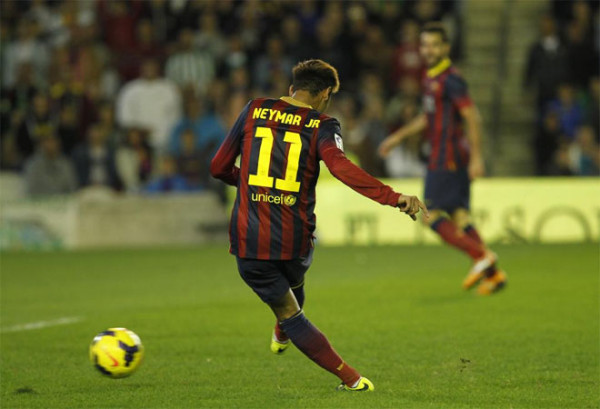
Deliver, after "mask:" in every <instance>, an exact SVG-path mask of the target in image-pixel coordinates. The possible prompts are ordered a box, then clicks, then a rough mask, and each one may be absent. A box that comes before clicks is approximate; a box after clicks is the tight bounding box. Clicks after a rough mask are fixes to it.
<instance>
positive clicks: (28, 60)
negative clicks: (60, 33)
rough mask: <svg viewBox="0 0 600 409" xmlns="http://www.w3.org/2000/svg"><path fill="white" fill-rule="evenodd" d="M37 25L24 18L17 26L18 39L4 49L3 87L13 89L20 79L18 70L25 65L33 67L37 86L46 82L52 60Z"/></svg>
mask: <svg viewBox="0 0 600 409" xmlns="http://www.w3.org/2000/svg"><path fill="white" fill-rule="evenodd" d="M36 31H37V25H36V23H35V22H34V21H33V20H30V19H27V18H22V19H21V20H20V21H19V23H18V26H17V38H16V39H15V40H13V41H11V42H9V43H8V44H7V45H6V47H2V50H1V52H2V86H3V87H5V88H12V87H14V86H15V84H16V82H17V78H18V76H19V75H18V69H19V67H21V66H22V65H24V64H30V65H31V66H32V67H33V71H34V75H35V80H34V82H35V83H37V84H44V83H45V82H46V71H47V69H48V63H49V60H50V56H49V52H48V47H47V46H46V45H45V44H44V43H43V42H41V41H39V40H38V39H37V38H36V36H37V32H36Z"/></svg>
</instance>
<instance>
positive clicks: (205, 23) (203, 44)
mask: <svg viewBox="0 0 600 409" xmlns="http://www.w3.org/2000/svg"><path fill="white" fill-rule="evenodd" d="M218 24H219V21H218V19H217V15H216V14H214V13H204V14H202V15H201V16H200V30H199V32H198V34H196V35H195V38H194V42H195V44H196V47H198V48H199V49H200V50H202V51H205V52H207V53H208V54H210V56H211V58H212V59H213V60H214V61H217V62H221V61H222V60H223V58H225V55H226V54H227V49H228V46H227V40H226V39H225V37H224V36H223V34H222V33H221V32H220V31H219V26H218Z"/></svg>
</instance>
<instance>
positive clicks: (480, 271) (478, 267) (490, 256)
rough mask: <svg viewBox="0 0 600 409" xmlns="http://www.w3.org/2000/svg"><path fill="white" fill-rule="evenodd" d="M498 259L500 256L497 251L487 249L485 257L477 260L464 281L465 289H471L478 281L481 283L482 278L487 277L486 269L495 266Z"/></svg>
mask: <svg viewBox="0 0 600 409" xmlns="http://www.w3.org/2000/svg"><path fill="white" fill-rule="evenodd" d="M497 260H498V256H496V253H494V252H493V251H490V250H486V251H485V253H484V254H483V257H481V258H480V259H478V260H475V263H474V264H473V267H472V268H471V271H470V272H469V274H468V275H467V277H466V278H465V279H464V281H463V284H462V286H463V289H464V290H470V289H471V288H473V287H474V286H475V285H476V284H477V283H479V282H480V281H481V279H482V278H483V277H485V272H486V270H487V269H489V268H490V267H493V266H494V264H496V261H497Z"/></svg>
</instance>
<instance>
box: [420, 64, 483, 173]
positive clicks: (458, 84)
mask: <svg viewBox="0 0 600 409" xmlns="http://www.w3.org/2000/svg"><path fill="white" fill-rule="evenodd" d="M472 104H473V103H472V101H471V98H470V97H469V93H468V91H467V83H466V82H465V80H464V79H463V78H462V76H461V75H460V74H459V73H458V72H457V70H456V69H455V68H454V67H453V66H451V63H450V60H443V61H442V62H440V64H438V66H436V67H434V68H432V69H430V70H428V72H427V73H426V74H425V77H424V80H423V111H424V112H425V114H426V116H427V130H426V139H427V140H428V141H429V143H430V144H431V155H430V157H429V169H431V170H438V169H439V170H451V171H454V170H456V169H459V168H464V167H466V166H468V163H469V144H468V141H467V138H466V137H465V136H464V132H463V120H462V117H461V115H460V109H461V108H463V107H467V106H470V105H472Z"/></svg>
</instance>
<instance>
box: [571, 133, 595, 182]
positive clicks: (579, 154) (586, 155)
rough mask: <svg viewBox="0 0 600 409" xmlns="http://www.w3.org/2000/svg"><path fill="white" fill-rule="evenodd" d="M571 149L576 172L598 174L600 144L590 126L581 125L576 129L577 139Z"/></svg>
mask: <svg viewBox="0 0 600 409" xmlns="http://www.w3.org/2000/svg"><path fill="white" fill-rule="evenodd" d="M573 150H574V161H575V169H576V170H577V174H579V175H581V176H600V146H599V145H598V142H597V141H596V137H595V135H594V130H593V128H592V127H589V126H582V127H580V128H579V129H578V130H577V140H576V144H574V148H573Z"/></svg>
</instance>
